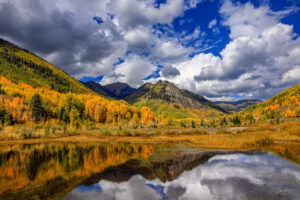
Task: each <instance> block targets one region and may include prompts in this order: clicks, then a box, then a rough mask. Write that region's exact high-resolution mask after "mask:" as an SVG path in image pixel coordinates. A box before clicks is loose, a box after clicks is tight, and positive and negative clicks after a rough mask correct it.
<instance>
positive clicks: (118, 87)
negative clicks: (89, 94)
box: [104, 82, 136, 99]
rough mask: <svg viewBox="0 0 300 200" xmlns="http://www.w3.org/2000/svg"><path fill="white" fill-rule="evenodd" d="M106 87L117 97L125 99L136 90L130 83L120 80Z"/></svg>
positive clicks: (106, 89) (105, 87) (107, 90)
mask: <svg viewBox="0 0 300 200" xmlns="http://www.w3.org/2000/svg"><path fill="white" fill-rule="evenodd" d="M104 89H105V91H106V92H108V93H110V94H111V95H113V96H112V97H114V98H117V99H124V98H125V97H127V96H129V95H131V94H132V93H134V92H135V91H136V89H135V88H132V87H130V86H129V85H128V84H126V83H120V82H116V83H112V84H108V85H105V86H104Z"/></svg>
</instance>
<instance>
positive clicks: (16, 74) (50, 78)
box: [0, 39, 91, 93]
mask: <svg viewBox="0 0 300 200" xmlns="http://www.w3.org/2000/svg"><path fill="white" fill-rule="evenodd" d="M0 66H1V67H0V76H3V77H6V78H7V79H9V80H11V81H13V82H15V83H26V84H28V85H31V86H33V87H45V88H49V89H52V90H56V91H58V92H63V93H66V92H74V93H88V92H91V90H90V89H88V88H87V87H85V86H84V85H83V84H82V83H80V82H79V81H77V80H76V79H74V78H72V77H71V76H69V75H68V74H66V73H65V72H63V71H62V70H60V69H58V68H57V67H55V66H53V65H52V64H50V63H48V62H47V61H45V60H43V59H41V58H39V57H38V56H36V55H34V54H32V53H30V52H28V51H27V50H24V49H21V48H19V47H17V46H16V45H14V44H11V43H9V42H7V41H5V40H2V39H0Z"/></svg>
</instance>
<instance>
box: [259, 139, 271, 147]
mask: <svg viewBox="0 0 300 200" xmlns="http://www.w3.org/2000/svg"><path fill="white" fill-rule="evenodd" d="M273 143H274V141H273V140H272V139H271V138H263V139H260V140H256V141H255V144H256V145H257V146H269V145H271V144H273Z"/></svg>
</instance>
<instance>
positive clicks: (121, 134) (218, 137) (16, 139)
mask: <svg viewBox="0 0 300 200" xmlns="http://www.w3.org/2000/svg"><path fill="white" fill-rule="evenodd" d="M299 131H300V122H285V123H282V124H279V125H273V124H263V125H260V126H257V127H253V128H247V129H241V130H240V131H238V132H234V133H233V132H230V129H226V128H223V129H218V130H216V131H215V132H214V133H212V134H208V133H207V131H206V130H205V129H203V128H200V129H192V128H186V129H183V128H178V127H171V128H170V127H166V128H159V129H154V128H152V129H151V128H144V129H129V128H120V127H107V126H106V127H98V128H97V129H94V130H87V129H84V128H82V129H80V130H79V131H78V130H76V129H73V128H70V127H68V128H67V130H65V128H64V127H59V126H58V127H56V128H55V131H53V127H52V128H51V127H50V128H48V129H47V130H46V129H45V128H42V127H36V126H35V127H5V128H4V129H3V130H2V131H1V132H0V138H1V140H2V141H1V142H0V144H9V143H40V142H51V141H65V142H111V141H117V142H136V143H161V142H172V143H183V144H189V145H193V146H201V147H205V148H221V149H250V148H256V147H262V146H270V145H271V144H278V143H288V142H296V143H300V132H299ZM26 134H27V135H26Z"/></svg>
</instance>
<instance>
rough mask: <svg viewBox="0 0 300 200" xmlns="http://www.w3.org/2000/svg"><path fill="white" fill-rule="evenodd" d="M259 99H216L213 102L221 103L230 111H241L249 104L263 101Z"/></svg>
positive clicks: (220, 104) (221, 105)
mask: <svg viewBox="0 0 300 200" xmlns="http://www.w3.org/2000/svg"><path fill="white" fill-rule="evenodd" d="M261 102H262V101H261V100H259V99H242V100H238V101H214V102H213V103H215V104H217V105H219V106H220V107H222V108H223V109H224V110H226V111H228V112H230V111H240V110H242V109H244V108H246V107H248V106H251V105H255V104H258V103H261Z"/></svg>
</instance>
